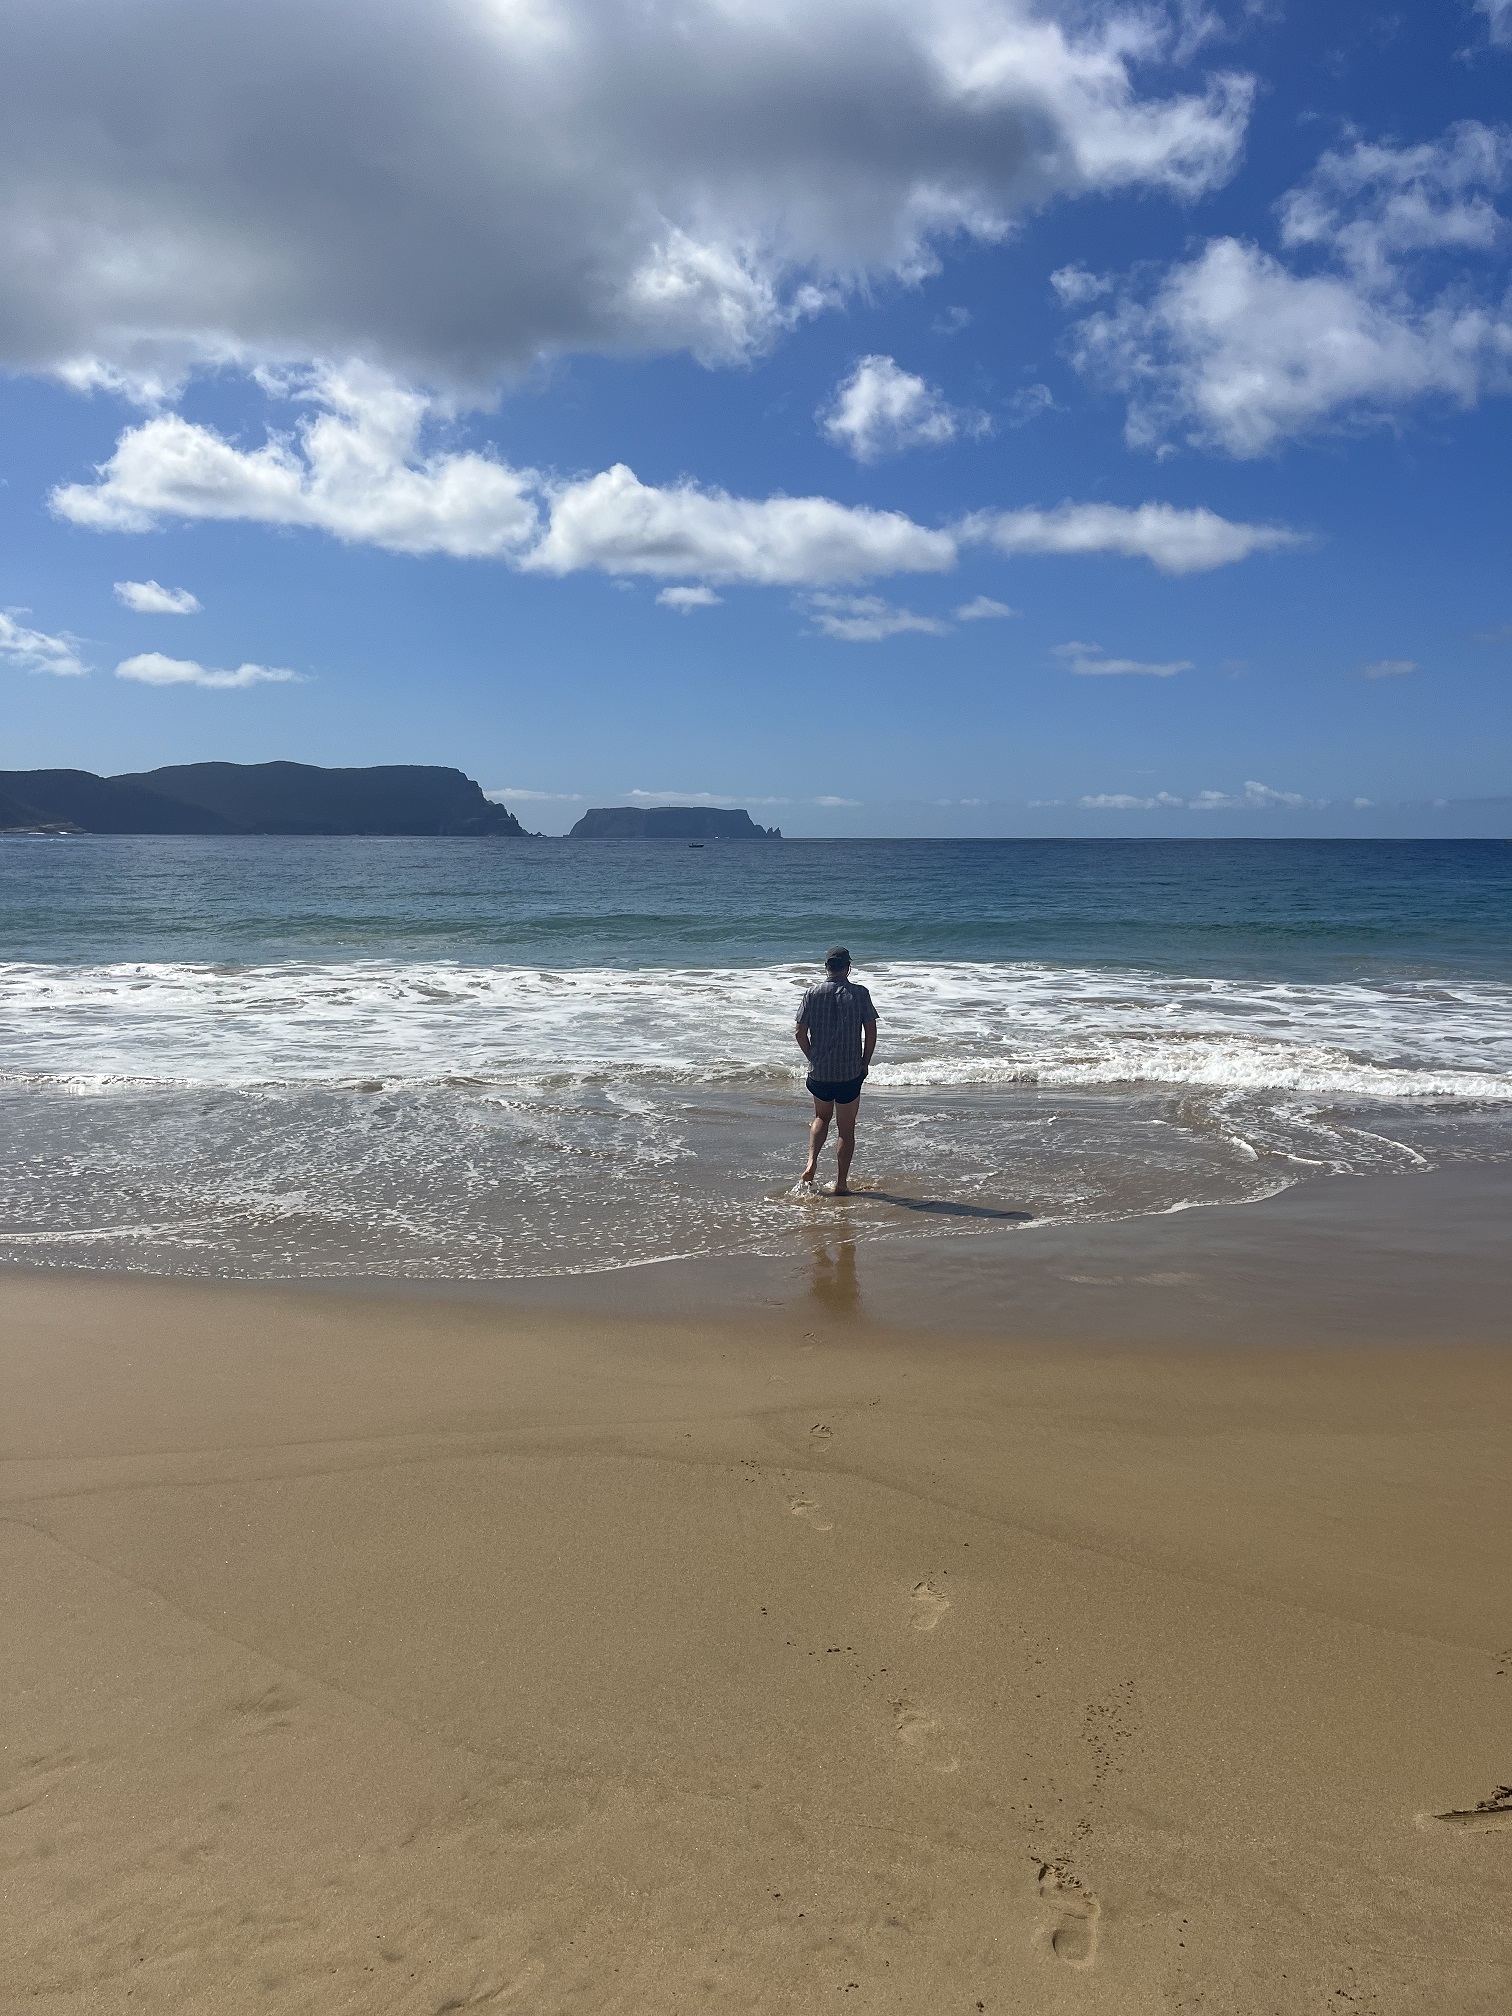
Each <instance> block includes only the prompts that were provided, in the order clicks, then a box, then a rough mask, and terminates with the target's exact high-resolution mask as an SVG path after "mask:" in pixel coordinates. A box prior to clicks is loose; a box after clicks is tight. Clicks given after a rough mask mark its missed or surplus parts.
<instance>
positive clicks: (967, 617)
mask: <svg viewBox="0 0 1512 2016" xmlns="http://www.w3.org/2000/svg"><path fill="white" fill-rule="evenodd" d="M1018 613H1019V612H1018V611H1017V609H1010V608H1009V607H1008V604H1007V603H1006V602H994V601H993V599H992V597H991V596H990V595H977V596H974V597H973V598H972V600H971V601H970V602H963V603H962V604H961V606H960V607H959V608H958V609H956V610H954V611H952V614H953V615H954V616H955V619H956V621H957V623H994V622H996V621H998V620H999V619H1000V618H1001V617H1004V616H1017V614H1018Z"/></svg>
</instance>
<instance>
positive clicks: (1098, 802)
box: [1076, 791, 1186, 812]
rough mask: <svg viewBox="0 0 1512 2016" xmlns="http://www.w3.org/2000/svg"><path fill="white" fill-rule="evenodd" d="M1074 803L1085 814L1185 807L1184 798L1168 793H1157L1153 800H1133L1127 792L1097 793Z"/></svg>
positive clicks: (1150, 810) (1165, 809) (1155, 810)
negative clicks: (1085, 812)
mask: <svg viewBox="0 0 1512 2016" xmlns="http://www.w3.org/2000/svg"><path fill="white" fill-rule="evenodd" d="M1076 802H1077V804H1078V805H1080V806H1081V807H1082V808H1083V810H1084V811H1087V812H1157V811H1168V810H1170V809H1171V808H1172V807H1175V808H1177V809H1182V808H1184V807H1185V805H1186V800H1185V799H1184V798H1175V797H1173V796H1172V795H1171V793H1170V792H1169V791H1157V792H1156V793H1155V795H1154V797H1153V798H1134V797H1131V796H1130V794H1129V793H1128V792H1127V791H1099V792H1097V793H1095V794H1094V795H1092V796H1089V797H1086V798H1078V799H1077V801H1076Z"/></svg>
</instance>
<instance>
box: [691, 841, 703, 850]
mask: <svg viewBox="0 0 1512 2016" xmlns="http://www.w3.org/2000/svg"><path fill="white" fill-rule="evenodd" d="M688 845H689V847H690V848H692V847H702V845H703V842H702V840H690V841H689V842H688Z"/></svg>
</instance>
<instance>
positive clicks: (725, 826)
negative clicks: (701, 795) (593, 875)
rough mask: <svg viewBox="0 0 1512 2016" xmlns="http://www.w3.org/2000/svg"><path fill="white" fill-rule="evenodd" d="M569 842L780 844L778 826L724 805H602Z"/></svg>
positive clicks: (584, 819)
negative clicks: (623, 841)
mask: <svg viewBox="0 0 1512 2016" xmlns="http://www.w3.org/2000/svg"><path fill="white" fill-rule="evenodd" d="M567 837H568V839H569V840H780V839H781V838H782V833H781V830H780V828H778V827H776V826H758V825H757V824H756V821H755V820H754V819H753V818H752V817H751V815H750V813H749V812H737V811H730V810H727V809H726V808H725V807H724V806H721V805H598V806H595V807H594V809H593V810H592V811H591V812H585V813H584V814H583V816H582V818H581V819H579V821H578V822H577V824H576V826H574V827H573V829H572V831H571V832H570V833H569V834H568V835H567Z"/></svg>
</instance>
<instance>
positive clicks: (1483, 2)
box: [1475, 0, 1512, 49]
mask: <svg viewBox="0 0 1512 2016" xmlns="http://www.w3.org/2000/svg"><path fill="white" fill-rule="evenodd" d="M1475 11H1476V12H1477V14H1484V15H1485V17H1486V34H1487V36H1488V38H1489V39H1490V40H1491V41H1492V42H1494V43H1495V44H1496V45H1497V47H1498V48H1501V49H1509V48H1512V0H1475Z"/></svg>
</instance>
